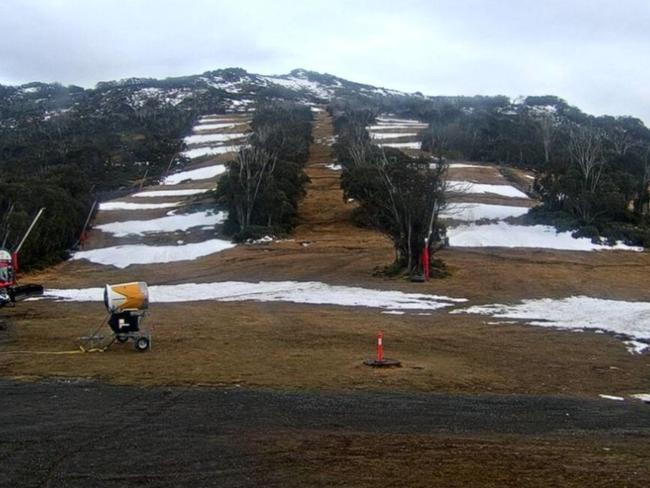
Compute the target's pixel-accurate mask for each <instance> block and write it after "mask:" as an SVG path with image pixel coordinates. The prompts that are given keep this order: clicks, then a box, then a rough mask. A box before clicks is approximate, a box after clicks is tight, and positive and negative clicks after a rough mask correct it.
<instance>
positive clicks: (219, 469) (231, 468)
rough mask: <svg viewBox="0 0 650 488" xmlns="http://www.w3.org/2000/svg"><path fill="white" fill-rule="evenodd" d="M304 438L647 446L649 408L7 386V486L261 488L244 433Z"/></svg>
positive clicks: (567, 401) (3, 461)
mask: <svg viewBox="0 0 650 488" xmlns="http://www.w3.org/2000/svg"><path fill="white" fill-rule="evenodd" d="M304 430H309V431H311V432H314V431H316V432H318V431H322V432H328V433H329V432H342V433H345V432H355V433H371V434H417V435H422V434H445V435H461V436H462V435H473V436H486V435H490V436H492V435H506V436H507V435H513V436H524V437H525V436H562V437H567V436H568V437H571V438H579V437H581V436H598V437H605V438H609V439H611V438H622V439H644V440H645V441H647V440H648V439H649V438H650V406H649V405H646V404H643V403H641V402H632V401H625V402H615V401H607V400H588V399H576V398H564V397H529V396H490V395H485V396H483V395H481V396H448V395H439V394H393V393H367V392H342V393H336V392H278V391H265V390H243V389H199V388H194V389H182V388H155V389H154V388H146V389H145V388H137V387H120V386H107V385H102V384H95V383H84V382H74V381H67V382H65V381H64V382H61V381H52V382H44V383H21V382H13V381H4V380H0V486H3V487H4V486H7V487H9V486H12V487H15V486H21V487H22V486H34V487H41V486H43V487H44V486H73V487H76V486H85V487H87V486H93V487H96V486H170V487H171V486H174V487H179V486H222V487H223V486H225V487H229V486H260V479H259V470H258V468H259V466H260V463H262V462H263V461H264V460H260V459H258V456H257V455H256V454H255V452H254V449H253V450H251V449H250V448H249V446H247V442H246V438H247V436H249V435H251V436H252V437H254V438H259V436H260V435H261V434H262V435H263V434H264V433H265V432H272V431H281V432H287V431H288V432H298V431H304ZM265 455H268V453H266V454H265ZM266 465H267V466H268V463H266ZM266 469H268V467H267V468H266ZM278 469H281V467H278ZM254 472H257V473H258V474H257V475H256V476H255V477H251V473H254Z"/></svg>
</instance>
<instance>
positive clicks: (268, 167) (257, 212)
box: [216, 102, 313, 241]
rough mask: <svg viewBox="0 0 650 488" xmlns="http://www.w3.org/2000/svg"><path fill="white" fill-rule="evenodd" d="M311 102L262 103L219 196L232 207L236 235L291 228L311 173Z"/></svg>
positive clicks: (231, 230) (230, 224)
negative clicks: (307, 171) (308, 168)
mask: <svg viewBox="0 0 650 488" xmlns="http://www.w3.org/2000/svg"><path fill="white" fill-rule="evenodd" d="M312 119H313V116H312V113H311V110H310V109H309V107H307V106H305V105H299V104H295V103H289V102H272V103H262V104H260V105H258V106H257V108H256V110H255V112H254V116H253V120H252V122H251V126H252V129H253V133H252V135H251V136H250V138H249V141H248V144H247V145H246V146H244V147H243V148H241V149H240V150H239V153H238V154H237V157H236V158H235V159H233V160H232V161H230V162H228V163H227V168H228V170H227V172H226V173H225V174H223V175H222V176H221V178H220V179H219V184H218V187H217V192H216V198H217V201H218V202H219V204H221V205H223V206H225V208H227V209H228V220H227V221H226V224H225V226H224V231H225V232H226V233H227V234H230V235H232V236H233V237H234V239H235V240H236V241H243V240H247V239H255V238H259V237H263V236H265V235H282V234H285V233H288V232H289V231H290V230H291V229H292V228H293V227H294V225H295V223H296V217H297V212H298V203H299V201H300V199H301V198H302V197H303V196H304V194H305V185H306V184H307V183H308V182H309V178H308V177H307V175H306V174H305V172H304V166H305V163H306V162H307V159H308V158H309V145H310V143H311V141H312V137H311V130H312Z"/></svg>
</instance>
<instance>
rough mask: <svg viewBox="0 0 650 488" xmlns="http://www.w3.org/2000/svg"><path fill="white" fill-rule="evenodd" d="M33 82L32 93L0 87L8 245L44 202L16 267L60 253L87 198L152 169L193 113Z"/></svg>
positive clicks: (72, 238)
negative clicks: (20, 263) (40, 217)
mask: <svg viewBox="0 0 650 488" xmlns="http://www.w3.org/2000/svg"><path fill="white" fill-rule="evenodd" d="M33 89H34V95H33V96H22V97H17V96H15V93H14V94H12V91H13V92H15V89H14V88H11V87H0V121H2V125H0V175H1V176H0V213H1V214H2V216H3V224H2V229H0V232H1V233H2V235H0V244H2V243H4V245H5V246H6V247H8V248H12V247H13V246H15V245H16V243H17V240H18V239H20V237H21V235H22V233H23V232H24V231H25V230H26V228H27V226H28V224H29V221H30V220H31V218H32V217H33V215H34V214H35V213H36V211H37V210H38V209H39V208H41V207H46V212H45V214H44V216H43V218H42V219H41V221H40V222H39V223H38V226H37V227H36V228H35V229H34V232H33V234H32V235H31V236H30V239H29V240H28V241H27V242H26V244H25V246H24V248H23V249H22V251H21V262H22V264H23V267H33V266H44V265H48V264H52V263H55V262H57V261H60V260H61V259H65V257H66V256H67V252H68V251H69V250H70V249H71V248H72V246H73V245H74V244H75V243H76V241H77V240H78V238H79V234H80V232H81V228H82V226H83V223H84V221H85V219H86V216H87V214H88V212H89V210H90V208H91V205H92V203H93V201H94V200H95V199H97V198H101V196H102V195H103V194H104V193H105V192H111V191H115V190H117V189H119V188H127V187H128V186H130V185H132V184H133V183H135V182H137V181H138V180H140V179H142V178H143V177H144V176H145V175H146V176H148V177H150V178H151V179H155V178H156V177H157V176H159V175H160V174H161V173H162V172H163V171H164V170H165V169H166V168H167V167H168V165H169V162H170V159H171V158H173V157H174V155H175V154H176V153H177V151H178V150H179V148H180V146H179V145H180V143H181V135H182V134H183V132H184V131H185V130H187V127H188V126H189V125H191V121H192V119H193V117H194V113H193V111H192V110H184V109H182V108H180V107H171V106H165V105H161V104H154V103H145V104H143V105H142V106H141V107H134V106H132V105H130V104H128V103H127V96H126V93H120V91H119V90H114V89H112V90H108V91H102V90H84V89H82V88H78V87H67V88H66V87H63V86H60V85H44V84H35V86H34V87H33ZM30 95H31V93H30ZM10 209H12V210H11V211H10Z"/></svg>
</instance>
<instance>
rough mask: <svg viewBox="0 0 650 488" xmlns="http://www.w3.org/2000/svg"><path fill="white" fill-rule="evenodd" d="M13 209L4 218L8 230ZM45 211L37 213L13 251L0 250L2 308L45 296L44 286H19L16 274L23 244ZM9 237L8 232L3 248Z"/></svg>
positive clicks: (0, 296) (0, 306)
mask: <svg viewBox="0 0 650 488" xmlns="http://www.w3.org/2000/svg"><path fill="white" fill-rule="evenodd" d="M13 208H14V207H13V206H12V207H10V208H9V211H8V212H7V213H6V215H5V216H4V217H3V225H4V227H5V228H6V229H8V227H7V226H8V222H9V218H10V216H11V213H12V212H13ZM44 211H45V208H41V209H40V210H39V211H38V212H37V213H36V216H35V217H34V219H33V220H32V222H31V224H30V225H29V227H28V228H27V231H26V232H25V234H24V235H23V238H22V239H21V240H20V243H19V244H18V246H16V248H15V249H14V250H13V251H9V250H7V249H3V248H0V308H2V307H5V306H15V305H16V302H17V301H20V300H24V299H25V298H29V297H33V296H39V295H42V294H43V285H37V284H34V283H28V284H26V285H19V284H18V282H17V280H16V274H17V273H18V253H19V252H20V250H21V249H22V247H23V244H25V241H26V240H27V238H28V237H29V235H30V234H31V232H32V230H33V229H34V227H35V226H36V223H37V222H38V220H39V219H40V218H41V216H42V215H43V212H44ZM7 235H8V230H7V232H6V233H5V237H4V239H3V242H2V247H4V245H5V244H6V241H7Z"/></svg>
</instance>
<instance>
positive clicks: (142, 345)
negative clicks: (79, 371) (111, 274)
mask: <svg viewBox="0 0 650 488" xmlns="http://www.w3.org/2000/svg"><path fill="white" fill-rule="evenodd" d="M104 306H105V307H106V310H107V311H108V314H107V316H106V317H105V318H104V320H103V321H102V323H101V324H100V326H99V327H98V328H97V329H96V330H94V331H93V332H92V333H91V334H90V335H88V336H85V337H82V338H81V343H82V344H81V347H82V349H83V350H85V351H105V350H106V349H108V348H109V347H110V346H111V345H112V344H113V343H115V342H118V343H120V344H124V343H126V342H129V341H133V345H134V346H135V350H136V351H139V352H144V351H147V350H149V349H150V348H151V331H150V330H149V329H148V328H145V327H144V322H145V319H146V317H147V310H148V308H149V290H148V287H147V284H146V283H144V282H132V283H120V284H117V285H106V286H105V287H104ZM104 324H108V326H109V328H110V330H111V334H110V335H109V336H105V335H102V334H99V331H100V329H102V328H103V327H104Z"/></svg>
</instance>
